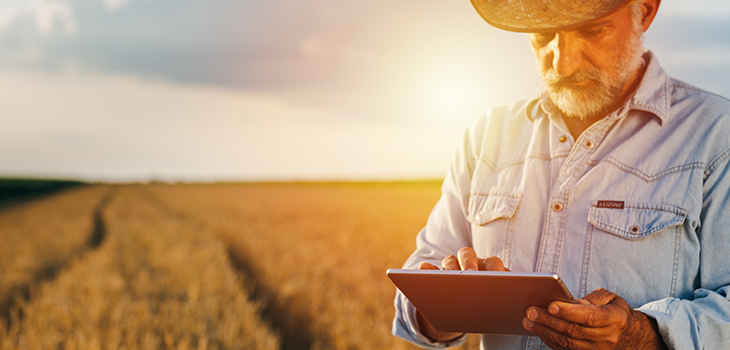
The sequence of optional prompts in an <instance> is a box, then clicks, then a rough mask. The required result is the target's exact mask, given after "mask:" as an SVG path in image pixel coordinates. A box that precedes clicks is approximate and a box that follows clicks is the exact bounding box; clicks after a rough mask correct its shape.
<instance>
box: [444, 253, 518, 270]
mask: <svg viewBox="0 0 730 350" xmlns="http://www.w3.org/2000/svg"><path fill="white" fill-rule="evenodd" d="M441 266H442V267H443V269H444V270H462V271H479V270H482V271H509V269H508V268H506V267H505V266H504V263H503V262H502V260H501V259H500V258H498V257H496V256H491V257H488V258H485V259H479V258H478V257H477V253H476V252H475V251H474V249H473V248H471V247H464V248H461V249H459V251H458V252H457V253H456V256H454V255H449V256H447V257H445V258H444V259H443V260H441Z"/></svg>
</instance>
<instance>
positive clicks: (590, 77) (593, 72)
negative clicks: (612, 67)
mask: <svg viewBox="0 0 730 350" xmlns="http://www.w3.org/2000/svg"><path fill="white" fill-rule="evenodd" d="M542 78H543V82H544V83H545V84H546V85H548V86H550V87H551V88H554V89H563V88H566V87H567V86H568V85H570V84H574V83H580V82H584V81H595V82H598V83H602V82H603V81H604V80H605V79H604V77H603V74H601V71H600V70H598V69H595V68H588V69H584V70H579V71H575V72H573V74H571V75H569V76H567V77H564V76H561V75H558V74H557V73H556V72H555V70H554V69H550V70H548V71H546V72H544V74H543V76H542Z"/></svg>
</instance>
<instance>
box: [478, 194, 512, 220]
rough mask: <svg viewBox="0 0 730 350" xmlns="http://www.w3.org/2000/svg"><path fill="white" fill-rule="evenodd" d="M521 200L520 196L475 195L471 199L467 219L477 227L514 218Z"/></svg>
mask: <svg viewBox="0 0 730 350" xmlns="http://www.w3.org/2000/svg"><path fill="white" fill-rule="evenodd" d="M521 198H522V196H521V195H520V194H473V195H471V196H470V197H469V208H468V209H469V214H468V215H467V218H468V219H469V222H471V223H472V224H476V225H485V224H487V223H490V222H492V221H494V220H497V219H500V218H504V219H509V218H512V217H513V216H514V215H515V213H516V212H517V205H518V204H519V203H520V199H521Z"/></svg>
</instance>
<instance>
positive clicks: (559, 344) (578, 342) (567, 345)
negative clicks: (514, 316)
mask: <svg viewBox="0 0 730 350" xmlns="http://www.w3.org/2000/svg"><path fill="white" fill-rule="evenodd" d="M522 325H523V326H524V327H525V329H527V330H528V331H530V332H533V333H535V334H537V335H538V336H539V337H540V339H542V341H544V342H545V344H547V345H548V346H549V347H550V348H551V349H595V347H594V344H592V343H591V342H590V341H586V340H583V339H576V338H571V337H569V336H566V335H565V334H563V333H560V332H558V331H556V330H554V329H552V328H550V327H548V326H545V325H542V324H539V323H535V322H532V321H530V320H529V319H528V318H527V317H525V318H524V319H523V320H522Z"/></svg>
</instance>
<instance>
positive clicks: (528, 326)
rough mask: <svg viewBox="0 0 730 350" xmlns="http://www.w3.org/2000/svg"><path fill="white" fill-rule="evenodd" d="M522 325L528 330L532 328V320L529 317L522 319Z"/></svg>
mask: <svg viewBox="0 0 730 350" xmlns="http://www.w3.org/2000/svg"><path fill="white" fill-rule="evenodd" d="M522 327H525V329H526V330H528V331H529V330H530V329H532V322H531V321H530V320H528V319H527V318H523V319H522Z"/></svg>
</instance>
